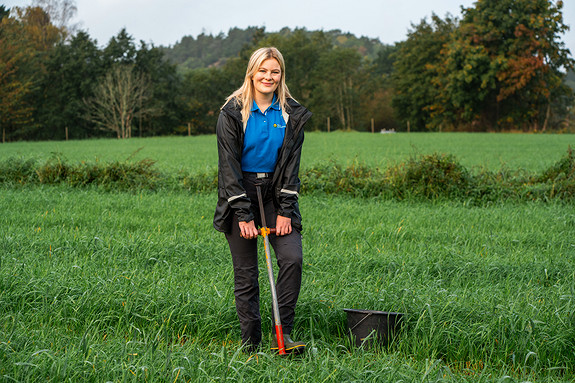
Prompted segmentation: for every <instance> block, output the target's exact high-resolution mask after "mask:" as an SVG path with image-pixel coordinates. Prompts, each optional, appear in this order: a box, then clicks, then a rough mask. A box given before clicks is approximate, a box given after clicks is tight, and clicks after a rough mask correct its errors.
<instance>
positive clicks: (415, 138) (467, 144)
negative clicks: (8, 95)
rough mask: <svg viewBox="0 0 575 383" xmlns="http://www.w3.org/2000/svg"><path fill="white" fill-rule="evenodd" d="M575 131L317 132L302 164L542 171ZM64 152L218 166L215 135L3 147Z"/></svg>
mask: <svg viewBox="0 0 575 383" xmlns="http://www.w3.org/2000/svg"><path fill="white" fill-rule="evenodd" d="M568 146H571V147H575V135H572V134H562V135H555V134H546V135H533V134H488V133H410V134H407V133H397V134H369V133H346V132H334V133H330V134H326V133H319V132H311V133H307V134H306V139H305V144H304V150H303V154H302V167H303V168H307V167H311V166H315V165H317V164H320V163H323V162H325V161H326V160H332V161H336V162H338V163H341V164H342V165H347V164H349V163H351V162H353V161H357V162H359V163H362V164H366V165H369V166H378V167H382V168H385V167H387V166H389V164H390V163H393V162H399V161H403V160H405V159H407V158H409V157H410V156H413V155H417V154H431V153H435V152H440V153H446V154H453V155H455V156H456V158H457V159H458V160H459V161H460V162H461V164H462V165H463V166H465V167H468V168H473V167H483V168H487V169H490V170H499V169H500V168H502V167H507V168H511V169H516V168H521V169H525V170H529V171H541V170H543V169H546V168H547V167H548V166H550V165H551V164H553V163H554V162H556V161H557V160H559V159H560V158H561V157H562V156H563V155H564V154H565V153H566V151H567V148H568ZM53 153H59V154H61V155H63V157H65V158H66V159H68V160H70V161H92V162H93V161H96V160H100V161H118V160H125V159H127V158H129V157H132V158H134V159H143V158H150V159H153V160H155V161H157V165H158V167H159V168H160V169H162V170H164V169H165V170H170V171H177V170H179V169H185V170H190V171H197V170H205V169H207V168H209V169H214V168H216V166H217V148H216V137H215V136H213V135H212V136H198V137H160V138H143V139H137V138H135V139H130V140H127V141H121V140H115V139H114V140H89V141H68V142H65V141H56V142H16V143H9V144H4V145H2V146H0V161H2V160H4V159H6V158H9V157H24V158H30V157H35V158H39V159H47V158H49V157H50V156H51V155H52V154H53Z"/></svg>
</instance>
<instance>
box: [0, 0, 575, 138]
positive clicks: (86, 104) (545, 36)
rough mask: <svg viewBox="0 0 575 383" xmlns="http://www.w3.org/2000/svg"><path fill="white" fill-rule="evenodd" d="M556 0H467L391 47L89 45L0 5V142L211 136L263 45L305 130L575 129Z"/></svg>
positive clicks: (264, 39) (45, 18)
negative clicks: (307, 118)
mask: <svg viewBox="0 0 575 383" xmlns="http://www.w3.org/2000/svg"><path fill="white" fill-rule="evenodd" d="M53 3H54V4H68V5H69V3H70V2H63V3H61V2H59V1H54V2H53ZM562 4H563V3H562V2H554V1H551V0H541V1H536V2H533V1H531V0H499V1H494V0H477V1H476V2H475V3H474V6H473V7H471V8H466V9H462V11H461V15H459V16H458V17H452V16H446V17H445V18H441V17H439V16H437V15H434V14H433V15H430V17H429V18H425V19H423V20H421V21H419V22H418V23H416V24H413V25H412V27H411V30H410V31H409V33H408V35H407V37H406V39H405V40H404V41H401V42H399V43H397V44H395V45H393V46H390V45H384V44H382V43H381V42H380V41H379V40H378V39H373V38H369V37H364V36H362V37H357V36H355V35H353V34H351V33H344V32H342V31H340V30H331V31H322V30H320V31H310V30H306V29H303V28H302V29H294V30H291V29H289V28H284V29H282V30H280V31H278V32H268V31H266V30H265V28H259V27H250V28H247V29H239V28H231V29H230V30H229V31H228V32H227V33H226V34H224V33H220V34H218V35H216V36H214V35H206V34H200V35H199V36H197V37H193V36H184V37H182V38H181V40H180V41H179V42H178V43H176V44H175V45H174V46H170V47H155V46H150V45H147V44H146V43H143V42H140V43H137V42H136V41H135V40H134V38H133V37H132V36H131V35H130V33H129V31H127V30H121V31H120V32H119V33H118V34H117V35H116V36H114V37H113V38H111V39H110V40H109V41H108V42H107V44H106V45H105V46H103V47H100V46H98V45H97V44H96V42H95V40H94V39H92V38H91V37H90V35H89V34H88V33H87V32H86V31H81V30H80V31H75V30H74V29H71V28H68V27H67V24H66V20H59V19H58V13H57V11H58V10H57V9H54V8H50V9H43V8H42V7H34V6H29V7H26V8H18V7H14V8H13V9H8V8H6V7H5V6H0V128H1V130H2V141H3V142H5V141H15V140H45V139H82V138H91V137H110V136H112V137H118V138H122V139H124V138H130V137H134V136H153V135H172V134H204V133H213V132H214V127H215V123H216V120H217V117H218V113H219V109H220V107H221V106H222V103H223V102H224V100H225V99H226V97H227V96H228V95H229V94H230V93H231V92H233V91H234V90H235V89H237V88H238V87H239V86H240V85H241V83H242V81H243V78H244V74H245V68H246V64H247V61H248V59H249V56H250V54H251V53H252V52H253V51H254V50H255V49H257V48H259V47H262V46H276V47H277V48H279V49H280V51H281V52H282V53H283V55H284V57H285V60H286V68H287V69H286V82H287V85H288V86H289V88H290V90H291V92H292V94H293V95H294V97H295V98H296V99H297V100H298V101H299V102H301V103H302V104H304V105H305V106H307V107H308V108H309V109H310V110H312V111H313V113H314V117H313V118H312V120H311V122H310V123H309V124H308V125H307V126H306V128H307V129H310V130H358V131H375V132H378V131H380V130H391V129H394V130H396V131H405V130H410V131H508V130H523V131H563V132H565V131H574V130H575V129H574V127H573V124H574V121H575V118H574V116H573V110H574V109H575V108H573V105H574V97H573V90H572V88H573V83H574V80H573V72H569V73H570V75H569V77H568V78H566V75H565V70H566V69H567V70H572V69H573V67H574V63H575V61H574V60H573V57H572V55H571V52H569V51H568V50H567V49H565V47H564V44H563V43H562V41H561V40H560V37H559V36H562V35H563V34H564V33H565V32H566V31H567V30H568V27H567V26H566V25H565V24H564V23H563V18H562ZM59 14H62V12H60V13H59ZM56 20H57V21H58V22H55V21H56ZM569 86H571V88H570V87H569Z"/></svg>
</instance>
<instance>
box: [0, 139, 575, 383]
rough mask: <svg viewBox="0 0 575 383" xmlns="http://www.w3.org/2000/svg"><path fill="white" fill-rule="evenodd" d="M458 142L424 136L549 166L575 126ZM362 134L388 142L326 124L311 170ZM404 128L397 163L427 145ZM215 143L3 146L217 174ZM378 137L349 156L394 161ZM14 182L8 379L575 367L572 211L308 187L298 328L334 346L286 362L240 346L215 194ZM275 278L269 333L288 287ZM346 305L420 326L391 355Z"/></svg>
mask: <svg viewBox="0 0 575 383" xmlns="http://www.w3.org/2000/svg"><path fill="white" fill-rule="evenodd" d="M413 136H417V135H412V136H411V137H413ZM445 136H446V137H449V138H450V140H451V142H452V145H454V147H453V148H451V150H450V146H449V145H448V143H446V142H444V141H443V140H442V139H441V138H442V137H445ZM445 136H444V135H443V134H441V135H429V137H426V136H424V135H421V136H417V137H420V141H419V143H418V145H421V146H420V147H419V148H420V149H418V150H421V151H422V152H424V153H425V152H434V151H441V152H449V153H454V154H456V155H457V156H458V158H461V160H462V162H464V163H467V164H468V165H469V166H501V164H502V163H505V164H507V165H506V166H510V167H511V166H512V164H514V165H513V166H514V167H521V168H524V169H527V170H530V169H537V166H541V167H543V168H545V167H546V166H549V164H551V163H553V162H554V161H556V160H557V159H559V158H560V157H561V156H562V155H563V154H564V151H565V150H566V148H567V145H569V144H572V143H573V142H572V141H573V136H546V135H539V136H523V135H509V136H506V135H501V136H500V135H497V136H496V137H495V138H491V137H489V136H488V135H485V136H483V135H478V136H475V135H470V136H471V137H480V138H481V139H483V140H487V141H489V140H492V144H491V145H489V144H487V143H484V144H482V145H478V147H482V148H483V149H482V150H483V151H482V154H480V153H476V152H473V153H467V155H466V151H465V150H464V148H466V146H465V144H463V143H462V142H461V141H458V140H467V138H466V137H467V135H463V136H462V137H461V138H460V137H458V136H457V135H445ZM331 137H334V138H333V140H334V141H333V142H330V139H332V138H331ZM346 137H348V138H346ZM349 137H353V138H354V141H355V140H358V141H360V142H361V145H372V146H371V147H372V148H375V147H376V146H375V145H374V144H373V143H372V142H371V141H373V138H369V139H367V140H366V141H362V140H364V137H372V136H370V135H366V134H351V135H347V136H346V134H344V133H338V134H334V135H322V134H319V133H312V134H309V135H308V137H307V141H306V145H308V147H309V146H311V144H313V145H315V147H316V148H317V151H314V150H312V148H308V149H307V152H306V153H305V156H306V158H307V160H306V161H307V164H308V165H309V164H313V163H315V162H316V161H317V163H319V162H320V161H322V160H323V159H325V158H326V157H330V151H334V150H336V149H337V148H338V146H339V145H341V146H343V145H344V143H345V142H346V140H348V141H349ZM390 137H391V136H384V135H377V140H396V141H393V142H394V145H390V147H389V148H387V149H381V150H382V152H380V154H378V156H387V157H386V159H385V161H398V160H399V159H400V158H401V156H402V155H405V156H408V155H410V153H411V150H412V148H411V145H412V144H413V142H409V140H411V139H409V140H408V139H407V138H409V137H408V135H403V136H402V135H396V136H394V137H392V138H390ZM406 137H407V138H406ZM497 137H505V139H509V140H511V138H513V137H516V138H517V140H518V142H520V144H519V143H518V144H517V145H515V146H517V147H526V146H525V145H527V147H530V148H532V150H538V151H537V153H546V155H541V157H539V159H538V160H536V159H534V158H533V157H537V156H536V155H535V152H533V153H532V152H530V151H528V152H521V151H515V150H514V151H513V152H514V153H515V156H514V157H513V156H510V155H509V150H502V152H501V153H499V152H497V150H496V148H497V147H498V145H496V144H495V142H497V141H498V140H502V138H497ZM549 137H551V138H552V139H553V140H557V141H548V140H550V138H549ZM436 139H437V140H436ZM537 139H539V140H541V141H539V143H537ZM196 140H197V141H196ZM434 140H435V141H434ZM477 140H479V138H477ZM531 140H533V141H531ZM399 141H401V142H399ZM472 141H473V140H469V141H466V142H467V145H471V143H472ZM144 142H145V143H146V145H145V146H144V145H141V143H144ZM214 142H215V141H214V138H213V137H194V138H179V139H176V138H160V139H145V140H130V141H126V142H119V141H91V142H89V141H87V142H68V143H32V144H24V143H18V144H10V145H7V146H6V147H7V148H8V149H9V150H8V151H11V153H7V152H6V151H4V148H2V151H1V154H2V157H7V156H10V155H23V156H26V157H29V156H32V155H36V154H37V155H38V156H43V155H45V154H46V153H48V152H49V151H50V150H51V149H48V148H49V147H50V145H61V147H60V148H63V149H61V150H60V149H58V151H60V152H62V153H63V154H64V155H65V156H66V157H67V158H68V159H70V160H74V161H82V160H84V159H86V160H93V159H94V157H98V158H100V159H101V160H102V161H104V160H114V159H123V158H125V157H127V156H128V155H129V154H130V153H132V152H133V151H134V150H136V149H138V148H139V147H142V146H144V147H145V149H142V150H141V151H140V152H139V153H138V154H137V155H138V156H142V158H143V157H147V158H152V159H157V160H158V166H160V167H162V168H163V169H175V168H177V166H176V165H175V164H177V163H180V162H186V165H185V166H186V168H187V169H195V168H197V169H202V167H205V166H213V164H209V163H207V162H202V161H205V158H204V157H203V156H214V155H215V151H214V149H213V148H208V145H212V146H213V144H214ZM322 142H323V143H322ZM381 142H384V141H380V143H381ZM385 142H391V141H385ZM423 142H428V143H429V146H423ZM433 142H435V143H434V144H433ZM310 143H311V144H310ZM121 144H123V145H126V146H131V147H127V148H122V146H121ZM187 144H189V145H187ZM508 144H509V145H511V141H509V142H508ZM27 145H30V146H29V149H26V147H27ZM138 145H139V146H138ZM361 145H358V144H357V143H356V144H355V145H351V144H350V145H346V148H348V149H349V151H347V152H345V154H342V155H341V157H337V158H336V160H337V161H342V162H345V161H354V160H355V157H356V155H357V158H358V160H360V161H364V162H365V163H368V164H371V165H373V166H376V165H377V164H380V163H383V162H384V161H383V160H381V159H379V158H370V157H369V156H366V155H365V154H364V153H363V152H361V151H360V150H357V151H353V150H352V149H350V148H349V147H353V146H357V147H359V146H361ZM434 145H435V146H434ZM441 145H444V146H441ZM188 146H189V147H188ZM416 146H417V145H416ZM511 146H513V145H511ZM170 147H171V148H173V150H172V154H173V156H172V157H171V156H170V151H169V148H170ZM176 147H177V148H178V150H176V149H174V148H176ZM442 148H444V149H445V150H444V149H442ZM537 148H538V149H537ZM146 151H147V152H146ZM467 151H470V149H469V147H467ZM478 151H479V150H478ZM490 151H491V152H490ZM188 152H193V153H202V155H201V156H200V157H201V158H198V159H196V157H195V156H190V155H189V153H188ZM385 153H387V154H385ZM489 153H490V154H489ZM82 154H83V155H82ZM126 154H127V155H126ZM550 157H552V158H550ZM482 158H483V160H482ZM487 158H489V159H496V158H497V159H498V160H497V161H493V162H492V163H486V162H485V161H484V160H486V159H487ZM1 159H2V158H0V160H1ZM184 159H185V161H184ZM196 160H197V162H201V163H202V164H201V165H197V164H196ZM379 161H381V162H379ZM511 161H514V162H511ZM535 163H538V164H539V165H534V164H535ZM304 166H305V165H304ZM0 194H1V195H2V198H1V199H0V209H1V211H2V212H3V214H2V215H1V216H0V227H2V230H1V231H0V250H1V251H0V380H2V381H6V382H11V381H19V382H20V381H22V382H26V381H30V382H32V381H70V382H76V381H94V382H104V381H114V382H119V381H142V382H152V381H158V382H159V381H161V382H180V381H185V382H189V381H191V382H211V381H226V380H230V381H245V382H254V381H257V382H270V381H273V382H276V381H285V382H294V381H301V382H351V381H356V382H364V381H369V382H379V381H381V382H390V381H393V382H395V381H402V382H411V381H414V382H415V381H417V382H441V381H449V382H462V381H466V382H492V381H493V382H523V381H530V382H536V381H537V382H543V381H545V382H560V381H561V382H563V381H565V382H567V381H573V379H575V370H574V369H575V356H574V353H573V350H574V349H575V287H574V286H575V265H574V263H575V257H574V256H575V207H573V206H571V205H569V204H566V203H502V204H492V205H489V207H468V206H464V205H463V204H461V203H452V202H441V203H439V202H435V203H434V202H428V203H402V202H394V201H385V200H382V199H378V198H373V199H353V198H349V197H345V196H334V195H332V196H327V195H322V194H320V193H314V194H313V195H302V196H301V198H300V200H301V208H302V212H303V214H304V227H305V231H304V237H303V239H304V281H303V283H304V289H303V290H302V294H301V298H300V301H299V304H298V311H297V318H296V320H297V322H296V329H295V330H294V335H295V337H297V338H301V339H305V340H306V341H307V342H308V344H309V345H310V349H311V348H312V347H314V348H316V349H317V351H316V352H311V350H310V351H309V352H307V353H306V354H304V355H303V356H301V357H299V358H287V359H282V358H279V357H276V356H273V355H272V354H271V353H269V352H267V350H266V349H264V350H263V351H262V352H261V353H260V354H258V355H255V356H254V355H249V354H244V353H242V352H241V351H240V350H239V326H238V323H237V318H236V314H235V308H234V303H233V291H232V285H233V273H232V268H231V259H230V257H229V250H228V249H227V244H226V242H225V239H224V238H223V235H222V234H221V233H218V232H216V231H214V230H213V229H212V226H211V219H212V216H213V209H214V205H215V201H216V198H215V197H216V196H215V193H205V194H190V193H186V192H183V191H177V192H175V191H157V192H149V191H131V192H124V193H120V192H105V191H102V190H100V189H98V188H70V187H66V186H26V187H7V186H0ZM261 272H262V278H263V277H264V276H265V265H264V263H263V259H262V262H261ZM261 285H262V288H263V291H262V314H263V316H264V318H266V319H267V320H266V321H264V322H265V323H264V331H265V333H266V334H269V331H270V328H271V323H270V320H269V314H268V313H269V312H270V302H269V299H268V297H269V291H268V290H267V288H266V283H265V280H263V279H262V283H261ZM344 308H362V309H374V310H383V311H399V312H403V313H405V319H406V321H405V326H404V328H403V330H402V332H401V333H400V334H399V336H398V338H397V339H396V341H395V342H394V343H393V344H392V345H391V346H390V347H389V348H387V349H383V348H375V349H362V348H360V349H358V348H357V347H355V346H353V345H352V344H351V343H350V341H349V339H348V338H347V336H346V333H347V328H346V321H345V313H344V312H343V309H344ZM269 341H270V339H269V336H268V337H266V338H265V339H264V344H265V345H267V344H269Z"/></svg>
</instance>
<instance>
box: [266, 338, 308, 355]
mask: <svg viewBox="0 0 575 383" xmlns="http://www.w3.org/2000/svg"><path fill="white" fill-rule="evenodd" d="M284 346H285V350H286V353H288V354H290V353H294V354H301V353H302V352H304V350H305V343H304V342H296V341H294V340H292V339H291V338H290V336H289V334H284ZM271 349H272V351H278V340H277V339H276V336H275V334H274V335H273V338H272V344H271Z"/></svg>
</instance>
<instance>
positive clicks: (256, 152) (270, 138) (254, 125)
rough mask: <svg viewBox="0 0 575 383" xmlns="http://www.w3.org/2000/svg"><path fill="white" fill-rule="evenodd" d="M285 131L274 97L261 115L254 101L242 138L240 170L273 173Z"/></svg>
mask: <svg viewBox="0 0 575 383" xmlns="http://www.w3.org/2000/svg"><path fill="white" fill-rule="evenodd" d="M285 131H286V123H285V121H284V118H283V116H282V111H281V108H280V105H279V102H278V100H277V97H276V96H275V95H274V98H273V100H272V104H271V105H270V107H269V108H267V109H266V110H265V112H263V113H262V112H261V111H260V109H259V108H258V105H257V104H256V102H255V101H254V103H253V105H252V110H251V114H250V118H249V119H248V123H247V126H246V131H245V136H244V148H243V151H242V170H243V171H244V172H253V173H262V172H265V173H270V172H273V171H274V169H275V166H276V162H277V159H278V155H279V151H280V148H281V147H282V144H283V141H284V136H285Z"/></svg>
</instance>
